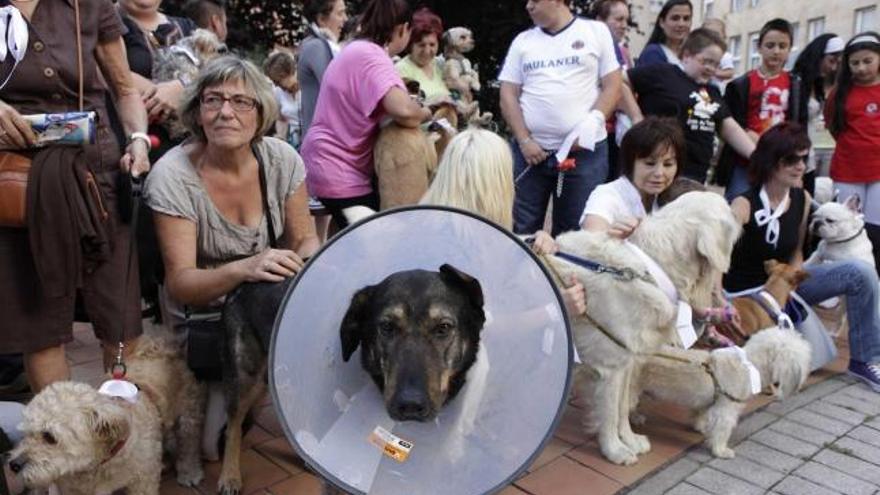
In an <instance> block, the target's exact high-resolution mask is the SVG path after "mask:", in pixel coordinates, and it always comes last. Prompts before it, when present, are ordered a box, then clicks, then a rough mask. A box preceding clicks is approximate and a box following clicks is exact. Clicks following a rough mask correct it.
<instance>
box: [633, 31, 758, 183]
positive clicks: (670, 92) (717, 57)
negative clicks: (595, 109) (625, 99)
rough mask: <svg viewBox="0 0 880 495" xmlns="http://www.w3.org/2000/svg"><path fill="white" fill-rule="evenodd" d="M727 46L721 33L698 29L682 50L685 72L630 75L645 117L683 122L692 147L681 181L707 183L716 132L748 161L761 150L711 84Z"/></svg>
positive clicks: (640, 70) (666, 68) (672, 68)
mask: <svg viewBox="0 0 880 495" xmlns="http://www.w3.org/2000/svg"><path fill="white" fill-rule="evenodd" d="M726 46H727V45H726V44H725V43H724V40H722V39H721V37H720V36H718V34H716V33H715V32H713V31H710V30H708V29H703V28H700V29H696V30H694V32H692V33H691V34H690V36H688V38H687V40H686V41H685V42H684V44H683V45H682V49H681V62H682V66H681V67H679V66H678V65H673V64H657V65H652V66H648V67H636V68H635V69H631V70H630V71H629V72H628V73H627V76H628V78H629V84H630V86H631V87H632V89H633V90H634V91H635V93H636V94H637V95H638V101H639V107H640V108H641V110H642V113H644V114H645V115H658V116H669V117H675V118H676V119H678V121H679V123H680V124H681V126H682V127H683V129H684V135H685V142H686V143H687V155H686V159H685V160H682V161H681V163H680V164H679V165H680V166H681V167H682V171H681V175H682V176H684V177H687V178H690V179H693V180H696V181H698V182H705V180H706V175H707V172H708V170H709V163H710V161H711V159H712V152H713V145H714V142H713V141H714V138H715V134H716V132H717V133H719V134H720V136H721V138H722V139H723V140H724V141H725V142H726V143H728V144H730V145H731V146H732V147H733V148H734V149H735V150H736V151H737V152H738V153H740V154H741V155H743V156H749V155H751V153H752V150H754V149H755V143H754V142H753V141H752V140H751V139H749V137H748V135H746V133H745V131H743V129H742V127H740V126H739V124H737V123H736V121H735V120H733V118H731V116H730V111H729V110H728V109H727V105H725V104H724V101H723V100H722V98H721V93H720V92H719V91H718V88H717V87H715V86H714V85H712V84H710V81H711V79H712V77H713V76H714V75H715V69H717V68H718V64H719V63H720V61H721V56H722V55H723V54H724V50H725V49H726Z"/></svg>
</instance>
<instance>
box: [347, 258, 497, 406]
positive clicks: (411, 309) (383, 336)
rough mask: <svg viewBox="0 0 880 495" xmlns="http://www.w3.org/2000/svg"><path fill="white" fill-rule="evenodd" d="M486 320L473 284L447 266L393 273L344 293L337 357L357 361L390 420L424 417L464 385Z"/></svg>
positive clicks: (478, 290) (477, 286) (477, 287)
mask: <svg viewBox="0 0 880 495" xmlns="http://www.w3.org/2000/svg"><path fill="white" fill-rule="evenodd" d="M485 321H486V316H485V313H484V312H483V291H482V289H481V287H480V282H479V281H477V280H476V279H475V278H473V277H471V276H470V275H468V274H466V273H464V272H461V271H459V270H457V269H456V268H454V267H452V266H450V265H443V266H441V267H440V271H438V272H432V271H427V270H408V271H402V272H397V273H394V274H392V275H390V276H389V277H387V278H386V279H385V280H383V281H382V282H380V283H378V284H376V285H371V286H368V287H364V288H363V289H361V290H359V291H358V292H357V293H356V294H355V295H354V297H352V299H351V305H350V306H349V308H348V312H347V313H346V314H345V317H344V318H343V320H342V325H341V326H340V329H339V333H340V337H341V339H342V357H343V359H344V360H345V361H348V360H349V359H350V358H351V355H352V354H353V353H354V351H355V350H356V349H357V348H358V346H360V347H361V366H363V368H364V370H366V372H367V373H369V374H370V376H371V377H372V378H373V381H374V382H375V383H376V385H377V386H378V387H379V390H381V391H382V394H383V396H384V399H385V408H386V410H387V411H388V414H389V415H390V416H391V417H392V418H393V419H395V420H398V421H407V420H416V421H428V420H431V419H433V418H434V417H435V416H436V415H437V412H438V411H439V410H440V408H441V407H442V406H443V405H444V404H445V403H447V402H448V401H449V400H451V399H452V398H453V397H455V395H456V394H457V393H458V392H459V390H461V387H462V386H463V385H464V382H465V379H466V374H467V370H468V369H469V368H470V367H471V365H473V364H474V361H475V360H476V356H477V350H478V349H479V345H480V331H481V330H482V329H483V323H485Z"/></svg>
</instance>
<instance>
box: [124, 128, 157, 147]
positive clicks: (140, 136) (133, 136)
mask: <svg viewBox="0 0 880 495" xmlns="http://www.w3.org/2000/svg"><path fill="white" fill-rule="evenodd" d="M135 139H140V140H142V141H143V142H144V144H146V145H147V151H150V150H151V149H153V143H152V142H150V136H149V135H147V133H146V132H132V133H131V134H129V135H128V143H129V144H131V143H132V142H134V140H135Z"/></svg>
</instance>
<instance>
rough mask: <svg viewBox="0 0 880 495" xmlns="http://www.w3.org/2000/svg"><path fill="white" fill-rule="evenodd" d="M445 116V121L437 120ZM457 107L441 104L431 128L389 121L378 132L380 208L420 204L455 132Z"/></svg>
mask: <svg viewBox="0 0 880 495" xmlns="http://www.w3.org/2000/svg"><path fill="white" fill-rule="evenodd" d="M443 119H445V121H446V123H442V124H438V122H441V121H442V120H443ZM457 127H458V117H457V115H456V112H455V109H454V108H452V107H450V106H447V105H442V106H440V108H438V109H437V111H435V112H434V118H433V119H432V125H431V126H430V128H429V130H428V132H425V131H423V130H421V129H418V128H416V129H413V128H407V127H401V126H399V125H397V124H396V123H394V122H391V123H389V124H388V125H387V126H385V127H384V128H383V129H382V131H381V132H380V133H379V138H378V139H377V140H376V146H375V147H374V148H373V161H374V162H375V167H376V175H377V176H378V179H379V199H380V201H381V203H380V209H382V210H387V209H389V208H394V207H396V206H407V205H414V204H418V202H419V200H420V199H422V196H424V194H425V192H426V191H427V190H428V186H429V185H430V184H431V180H432V179H433V178H434V174H435V173H436V171H437V163H438V161H439V157H440V156H442V155H443V150H445V149H446V145H447V144H449V141H450V140H451V139H452V138H453V137H454V136H455V134H456V131H455V129H457Z"/></svg>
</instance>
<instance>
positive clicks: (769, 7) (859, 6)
mask: <svg viewBox="0 0 880 495" xmlns="http://www.w3.org/2000/svg"><path fill="white" fill-rule="evenodd" d="M691 2H693V4H694V27H697V26H699V25H700V24H701V23H702V21H703V19H705V18H706V17H717V18H719V19H721V20H723V21H724V22H725V23H726V24H727V43H728V51H729V52H730V53H731V54H733V56H734V61H735V62H736V64H737V65H736V68H737V73H741V72H745V71H747V70H749V69H752V68H754V67H756V66H757V65H758V64H760V62H761V59H760V55H759V54H758V49H757V43H758V32H759V31H760V29H761V26H762V25H763V24H764V23H765V22H766V21H768V20H770V19H773V18H775V17H781V18H783V19H786V20H788V21H789V22H791V23H792V26H793V27H794V44H793V45H794V46H793V47H792V48H793V49H792V54H791V58H790V60H789V63H790V64H793V63H794V60H795V58H797V55H798V53H799V50H800V49H801V48H803V47H804V46H805V45H806V44H807V43H809V42H810V40H812V39H813V38H815V37H816V36H818V35H820V34H823V33H835V34H837V35H839V36H841V37H842V38H844V40H847V39H849V38H850V37H852V35H853V34H855V33H860V32H862V31H868V30H874V31H877V30H880V7H878V2H877V0H691ZM664 3H665V0H632V3H631V6H632V15H633V18H634V19H635V20H636V22H638V24H639V29H638V30H634V29H631V30H630V36H629V38H630V48H631V52H632V53H633V54H634V55H637V54H638V53H639V52H641V50H642V48H643V47H644V46H645V43H646V41H647V39H648V36H649V35H650V34H651V31H652V30H653V29H654V20H655V19H656V18H657V14H658V13H659V12H660V9H661V7H662V6H663V4H664Z"/></svg>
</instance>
